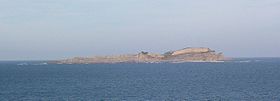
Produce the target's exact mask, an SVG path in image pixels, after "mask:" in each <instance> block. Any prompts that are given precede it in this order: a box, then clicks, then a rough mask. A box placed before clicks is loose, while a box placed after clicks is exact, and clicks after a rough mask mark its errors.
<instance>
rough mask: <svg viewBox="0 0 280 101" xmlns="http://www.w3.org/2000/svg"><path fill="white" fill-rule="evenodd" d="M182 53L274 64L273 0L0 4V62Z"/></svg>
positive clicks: (279, 11) (277, 1) (277, 51)
mask: <svg viewBox="0 0 280 101" xmlns="http://www.w3.org/2000/svg"><path fill="white" fill-rule="evenodd" d="M185 47H209V48H211V49H214V50H217V51H220V52H224V54H225V55H226V56H229V57H280V0H1V1H0V60H36V59H61V58H66V57H73V56H96V55H114V54H124V53H137V52H139V51H149V52H161V53H163V52H165V51H169V50H176V49H181V48H185Z"/></svg>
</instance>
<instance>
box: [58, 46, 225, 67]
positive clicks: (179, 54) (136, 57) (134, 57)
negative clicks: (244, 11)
mask: <svg viewBox="0 0 280 101" xmlns="http://www.w3.org/2000/svg"><path fill="white" fill-rule="evenodd" d="M223 60H225V57H224V55H223V53H216V52H215V51H214V50H211V49H210V48H205V47H198V48H195V47H188V48H184V49H180V50H176V51H169V52H166V53H164V54H157V53H149V52H143V51H142V52H140V53H138V54H124V55H116V56H95V57H74V58H70V59H64V60H58V61H55V63H57V64H96V63H184V62H219V61H223Z"/></svg>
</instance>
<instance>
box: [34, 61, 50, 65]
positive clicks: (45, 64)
mask: <svg viewBox="0 0 280 101" xmlns="http://www.w3.org/2000/svg"><path fill="white" fill-rule="evenodd" d="M32 65H48V63H46V62H44V63H37V64H32Z"/></svg>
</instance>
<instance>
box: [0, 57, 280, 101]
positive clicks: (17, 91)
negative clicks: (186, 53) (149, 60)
mask: <svg viewBox="0 0 280 101" xmlns="http://www.w3.org/2000/svg"><path fill="white" fill-rule="evenodd" d="M0 101H280V58H236V59H233V60H230V61H225V62H212V63H211V62H193V63H154V64H136V63H118V64H48V63H47V62H46V61H1V62H0Z"/></svg>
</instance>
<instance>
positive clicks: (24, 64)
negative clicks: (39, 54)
mask: <svg viewBox="0 0 280 101" xmlns="http://www.w3.org/2000/svg"><path fill="white" fill-rule="evenodd" d="M17 65H18V66H26V65H29V64H28V63H19V64H17Z"/></svg>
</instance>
